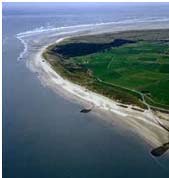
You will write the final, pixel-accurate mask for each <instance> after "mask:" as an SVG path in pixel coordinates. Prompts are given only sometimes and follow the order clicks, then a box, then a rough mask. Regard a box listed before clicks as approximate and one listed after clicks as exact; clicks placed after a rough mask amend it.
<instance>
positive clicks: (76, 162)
mask: <svg viewBox="0 0 169 178" xmlns="http://www.w3.org/2000/svg"><path fill="white" fill-rule="evenodd" d="M5 6H6V4H5V3H4V4H3V8H4V9H5V11H4V12H3V13H4V16H3V177H4V178H12V177H14V175H15V177H17V178H21V177H22V178H23V177H24V178H26V177H32V178H42V177H62V178H64V177H73V178H76V177H77V178H79V177H84V178H86V177H88V178H90V177H91V178H93V177H97V178H99V177H105V178H109V177H111V178H112V177H118V178H123V177H136V176H137V177H140V178H141V177H147V178H149V177H154V178H156V177H157V178H165V177H166V178H167V177H168V176H169V157H168V154H164V155H163V156H162V157H160V158H155V159H154V158H153V157H152V156H151V155H150V151H151V148H150V147H149V146H148V145H147V144H145V142H144V141H143V140H141V139H140V138H139V137H138V135H135V134H133V133H131V132H127V131H126V130H124V129H122V128H119V127H118V126H116V125H114V124H111V123H109V122H105V120H106V119H105V118H103V119H101V118H99V117H97V116H96V115H94V114H92V112H90V113H87V114H83V113H80V111H81V109H82V108H83V107H82V106H81V105H79V104H76V103H72V102H71V101H69V100H66V99H65V98H63V97H61V96H60V95H59V94H56V93H54V92H53V91H52V90H51V89H49V88H47V87H44V86H43V85H42V84H41V82H40V80H39V79H38V78H37V75H36V74H35V73H32V72H31V70H29V69H28V68H27V67H26V63H27V62H28V60H29V59H30V58H31V57H32V55H31V54H33V53H32V52H35V51H36V50H38V49H39V48H40V47H41V46H43V45H44V44H45V43H46V41H45V39H46V38H44V34H45V35H46V36H48V37H50V38H48V41H49V40H51V42H52V41H53V40H54V38H53V37H56V33H62V34H61V35H59V36H58V37H59V38H60V37H64V36H65V33H69V32H70V28H61V29H60V28H59V30H58V27H63V26H70V25H79V24H94V23H100V22H104V23H105V22H112V21H113V23H111V27H112V24H113V25H114V23H115V26H117V24H118V25H119V23H121V21H123V22H122V23H123V25H121V24H120V28H122V27H125V26H124V22H125V23H127V24H126V25H128V23H130V22H131V19H133V18H135V19H137V21H138V19H140V17H141V19H140V20H139V21H141V20H142V21H143V20H144V21H145V19H146V20H154V19H155V20H156V21H160V20H161V21H163V22H158V23H159V24H160V23H164V21H165V20H166V19H167V18H168V19H169V5H167V6H166V5H163V6H160V9H161V13H160V14H159V13H157V12H159V11H158V10H157V9H156V8H151V9H153V10H152V12H151V11H149V10H148V9H147V7H146V8H145V7H144V6H143V5H142V6H140V7H137V6H136V5H134V7H135V6H136V7H135V11H133V10H132V11H129V10H126V7H123V6H120V5H118V6H116V7H115V6H113V5H111V6H110V5H104V10H103V8H102V6H99V5H97V6H96V5H95V4H92V5H90V7H89V5H85V8H84V7H79V5H78V4H76V5H74V6H71V7H70V8H69V9H68V6H67V5H64V4H62V5H60V6H59V5H57V6H56V5H55V8H54V7H52V9H53V11H52V14H51V13H49V12H48V11H47V12H48V13H46V14H44V13H43V8H42V9H41V8H39V10H38V11H39V14H40V15H38V13H36V11H34V8H35V7H34V8H31V10H30V9H29V8H28V9H27V11H26V12H23V11H22V8H21V5H19V4H15V9H19V8H20V10H19V11H16V10H14V8H12V10H10V13H9V11H7V10H9V9H10V8H11V5H10V4H8V6H10V7H8V8H7V9H6V7H5ZM12 6H14V5H12ZM81 6H82V5H81ZM49 7H51V6H50V5H49ZM130 8H131V7H128V9H130ZM167 8H168V9H167ZM93 9H95V10H93ZM119 9H120V12H119ZM143 9H144V12H145V13H144V15H143V16H140V14H142V10H143ZM21 12H22V13H21ZM136 12H137V13H136ZM144 23H145V22H144ZM151 23H152V22H151ZM108 25H110V24H108ZM42 26H43V27H42ZM115 26H113V27H115ZM39 27H41V28H39ZM89 27H90V31H91V28H92V30H93V28H94V29H101V30H103V28H102V27H100V26H99V27H97V28H96V27H95V26H93V25H92V27H91V26H83V30H85V31H86V30H87V32H89V31H88V29H89ZM36 28H38V29H36ZM53 28H57V29H54V30H53V31H52V32H51V31H50V32H49V31H45V30H46V29H53ZM34 29H36V31H37V33H35V36H34V37H36V39H35V38H34V37H33V36H32V38H30V36H29V38H25V39H29V41H27V42H29V44H31V47H32V46H34V48H29V49H28V51H26V53H24V54H23V53H22V51H23V49H24V48H23V44H22V43H21V42H20V41H19V40H18V39H17V38H16V34H18V33H22V32H25V31H31V33H32V31H33V32H35V30H34ZM78 29H80V30H81V29H82V27H79V28H78V27H75V28H74V27H71V31H72V30H73V31H77V30H78ZM43 30H44V31H43ZM104 30H105V28H104ZM42 31H43V34H42ZM57 31H58V32H57ZM27 34H29V32H28V33H27ZM49 34H50V35H49ZM20 35H21V34H20ZM52 35H54V36H52ZM57 35H58V34H57ZM69 35H70V34H69ZM42 36H43V38H42ZM46 36H45V37H46ZM30 39H31V40H30ZM33 40H34V41H33ZM36 40H39V41H40V40H41V42H42V41H43V43H41V44H39V43H37V41H36ZM29 46H30V45H29ZM20 54H23V55H22V56H21V58H22V59H21V60H17V59H19V58H18V57H19V55H20Z"/></svg>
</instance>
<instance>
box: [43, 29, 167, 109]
mask: <svg viewBox="0 0 169 178" xmlns="http://www.w3.org/2000/svg"><path fill="white" fill-rule="evenodd" d="M43 55H44V57H45V59H47V60H48V61H49V62H50V64H51V65H52V66H53V67H54V69H55V70H56V71H57V72H59V73H60V74H61V75H62V76H63V77H65V78H68V79H69V80H72V81H73V82H75V83H78V84H80V85H83V86H85V87H86V88H88V89H91V90H93V91H95V92H98V93H101V94H103V95H105V96H108V97H110V98H113V99H115V100H118V101H120V102H122V103H127V104H134V105H137V106H140V107H142V108H146V105H145V104H144V102H143V100H144V99H145V101H146V102H147V103H149V104H150V105H151V106H152V107H158V108H164V109H169V30H147V31H128V32H119V33H114V34H100V35H92V36H81V37H74V38H71V39H67V40H64V41H63V42H61V43H60V44H57V45H56V44H54V45H52V46H49V47H48V48H47V49H46V51H45V52H44V54H43ZM143 98H144V99H143Z"/></svg>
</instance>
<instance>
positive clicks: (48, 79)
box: [31, 37, 168, 147]
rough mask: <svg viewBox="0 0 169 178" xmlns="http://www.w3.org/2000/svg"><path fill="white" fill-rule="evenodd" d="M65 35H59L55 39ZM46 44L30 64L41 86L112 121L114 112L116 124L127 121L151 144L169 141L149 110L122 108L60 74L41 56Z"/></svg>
mask: <svg viewBox="0 0 169 178" xmlns="http://www.w3.org/2000/svg"><path fill="white" fill-rule="evenodd" d="M65 38H69V37H65ZM65 38H60V39H58V40H57V41H56V43H59V42H61V41H62V40H64V39H65ZM49 45H51V44H48V45H46V46H44V47H43V48H41V50H40V51H39V52H38V53H37V55H36V57H35V59H32V63H31V68H32V70H33V71H34V72H35V71H36V69H38V77H39V78H40V80H41V81H43V85H44V86H48V87H50V88H51V89H52V90H53V91H54V92H57V93H58V92H60V94H61V95H62V96H63V95H64V96H65V97H66V98H69V99H70V100H74V101H75V102H76V103H80V104H81V105H83V106H87V107H89V106H90V107H91V106H94V110H96V114H97V115H100V114H99V113H97V112H99V111H100V113H102V112H103V113H104V112H106V113H107V114H108V115H109V116H108V117H110V118H109V119H110V120H112V121H113V120H114V117H113V115H114V116H115V117H117V118H118V119H119V120H118V121H117V123H118V124H119V123H120V125H121V126H122V127H124V128H125V127H126V126H127V125H128V128H125V129H127V130H130V131H131V132H133V133H137V134H138V135H139V136H140V137H141V138H143V139H144V140H145V141H146V142H148V143H149V144H150V145H151V146H152V147H154V146H160V145H162V144H163V143H165V142H167V141H168V132H167V131H166V130H164V129H163V128H162V127H160V126H159V125H158V123H157V122H156V121H155V120H154V115H153V113H152V112H151V111H148V110H144V112H140V111H136V110H133V109H132V105H128V107H127V108H124V107H122V106H120V104H121V103H118V102H116V101H113V100H111V99H109V98H107V97H105V96H102V95H100V94H97V93H94V92H92V91H89V90H87V89H86V88H84V87H82V86H80V85H77V84H74V83H72V82H70V81H68V80H66V79H64V78H62V76H60V75H59V74H58V73H57V72H56V71H55V70H54V69H53V68H52V66H51V65H50V64H49V63H48V62H47V61H46V60H45V59H44V58H43V56H42V53H43V52H44V50H45V49H46V48H47V47H48V46H49ZM101 117H102V116H101ZM157 130H158V131H157Z"/></svg>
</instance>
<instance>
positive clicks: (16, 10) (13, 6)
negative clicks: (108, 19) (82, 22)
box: [2, 2, 169, 15]
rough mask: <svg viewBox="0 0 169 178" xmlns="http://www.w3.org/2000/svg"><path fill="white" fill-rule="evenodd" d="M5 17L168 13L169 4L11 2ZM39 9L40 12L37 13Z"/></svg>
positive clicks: (7, 6) (4, 12)
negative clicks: (66, 12) (143, 11)
mask: <svg viewBox="0 0 169 178" xmlns="http://www.w3.org/2000/svg"><path fill="white" fill-rule="evenodd" d="M2 4H3V6H2V7H3V15H15V14H17V15H18V14H20V15H27V14H30V13H31V14H34V15H36V14H38V13H39V10H41V12H43V13H48V14H49V13H50V14H53V13H55V11H56V10H57V11H58V12H59V11H61V10H63V8H64V9H67V10H75V11H76V10H78V9H81V10H85V9H87V10H88V11H89V10H91V11H99V10H100V9H101V8H102V9H103V10H104V7H106V9H107V8H108V7H110V9H111V8H112V7H113V8H114V9H117V10H118V9H119V10H120V9H121V8H123V9H124V8H125V7H126V10H127V9H128V8H129V9H130V10H131V9H134V8H135V7H137V8H140V9H142V8H144V9H145V8H150V7H153V8H151V9H150V10H158V11H163V10H164V11H166V8H168V7H169V3H138V2H137V3H114V2H113V3H96V2H93V3H82V2H80V3H77V2H75V3H73V2H72V3H50V2H49V3H47V2H46V3H45V2H42V3H40V2H38V3H36V2H33V3H27V2H25V3H21V2H19V3H10V2H3V3H2ZM37 9H38V11H37Z"/></svg>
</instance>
